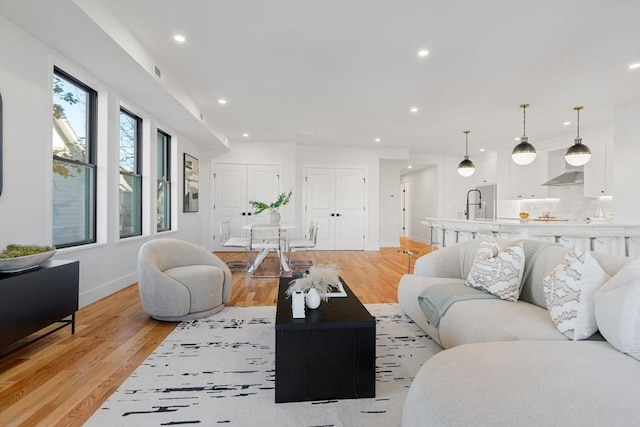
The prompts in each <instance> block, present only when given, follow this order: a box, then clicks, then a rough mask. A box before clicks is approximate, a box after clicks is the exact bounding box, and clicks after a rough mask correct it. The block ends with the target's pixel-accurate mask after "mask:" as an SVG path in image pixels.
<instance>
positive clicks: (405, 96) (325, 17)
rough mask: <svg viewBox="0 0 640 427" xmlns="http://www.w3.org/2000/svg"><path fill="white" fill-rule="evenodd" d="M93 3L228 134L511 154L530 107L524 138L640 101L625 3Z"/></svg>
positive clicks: (639, 26) (637, 41)
mask: <svg viewBox="0 0 640 427" xmlns="http://www.w3.org/2000/svg"><path fill="white" fill-rule="evenodd" d="M8 1H10V0H2V2H8ZM56 1H57V0H56ZM83 2H84V3H88V1H86V0H76V1H75V3H76V4H79V5H81V6H82V4H83ZM91 2H92V3H101V4H102V7H103V8H104V10H106V11H109V13H110V14H112V15H113V16H115V17H116V19H117V20H118V21H120V22H121V23H122V24H124V25H125V26H126V27H127V28H128V30H129V31H131V32H132V33H133V35H135V37H136V38H137V39H138V40H139V42H140V44H141V45H142V46H143V47H144V49H145V50H146V53H147V54H148V55H149V57H151V58H153V61H154V62H155V63H156V65H157V66H158V67H159V68H160V69H161V70H162V71H163V73H165V74H166V75H167V76H171V82H172V84H174V85H176V86H179V87H180V89H181V90H182V91H184V93H186V94H187V95H188V96H189V97H190V98H191V99H192V100H193V101H194V102H195V104H197V106H198V108H199V109H200V111H201V112H202V113H203V115H204V117H205V118H206V121H207V123H208V125H209V126H210V127H212V128H214V129H215V130H216V132H218V133H219V134H221V135H224V137H226V139H227V140H228V141H230V142H232V143H233V142H234V141H256V142H293V143H297V144H320V145H327V146H329V145H341V146H359V147H385V148H408V149H409V151H410V153H412V154H435V153H437V154H451V155H460V156H462V155H463V154H464V134H463V133H462V132H463V131H464V130H470V131H471V133H470V134H469V143H470V147H469V151H470V154H473V153H475V152H477V151H478V150H479V149H480V148H485V149H486V150H498V149H511V148H512V147H513V146H514V145H515V144H516V143H517V142H515V141H514V138H515V137H518V136H521V135H522V131H523V127H522V125H523V123H522V109H520V107H519V105H520V104H522V103H529V104H530V107H529V108H528V109H527V129H526V131H527V135H528V136H529V140H530V142H531V143H533V144H534V145H536V142H539V143H540V142H542V141H545V140H549V139H552V138H555V137H558V136H561V135H565V134H575V119H576V117H575V112H574V111H573V107H574V106H575V105H584V110H582V111H581V115H580V121H581V123H580V125H581V134H582V136H583V139H584V142H585V143H587V144H588V140H589V135H588V132H587V130H588V128H589V126H596V125H602V124H606V123H610V122H611V120H612V109H613V106H614V105H616V104H619V103H623V102H625V101H627V100H631V99H634V98H638V97H640V69H635V70H630V69H629V65H630V64H632V63H637V62H640V2H639V1H636V0H599V1H589V0H583V1H578V0H556V1H545V0H533V1H531V0H530V1H519V0H493V1H491V0H486V1H485V0H476V1H471V0H449V1H401V0H400V1H384V0H377V1H358V0H341V1H337V0H336V1H319V0H318V1H309V0H298V1H266V0H263V1H250V0H246V1H213V0H212V1H207V0H102V1H101V0H91ZM32 3H33V2H32ZM36 3H37V2H36ZM32 7H33V5H32ZM36 7H37V6H36ZM177 33H179V34H182V35H184V36H185V37H186V42H184V43H177V42H175V41H174V40H173V36H174V34H177ZM84 36H85V35H83V37H84ZM86 36H87V37H90V35H86ZM421 49H427V50H428V51H429V54H428V55H427V56H425V57H419V56H418V54H417V53H418V51H419V50H421ZM220 98H224V99H226V100H227V103H226V104H225V105H221V104H219V103H218V100H219V99H220ZM411 107H416V108H418V111H417V112H416V113H411V112H410V108H411ZM565 121H569V122H571V125H569V126H567V125H564V124H563V122H565ZM244 133H248V134H249V136H248V137H244V136H243V134H244ZM376 138H379V139H380V141H379V142H376V141H375V139H376ZM570 142H571V140H568V141H567V144H569V143H570Z"/></svg>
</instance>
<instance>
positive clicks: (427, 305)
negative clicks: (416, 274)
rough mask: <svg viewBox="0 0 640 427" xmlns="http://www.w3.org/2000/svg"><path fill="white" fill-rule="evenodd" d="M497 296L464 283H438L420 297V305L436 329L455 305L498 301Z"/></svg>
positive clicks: (428, 320)
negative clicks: (463, 302) (470, 301)
mask: <svg viewBox="0 0 640 427" xmlns="http://www.w3.org/2000/svg"><path fill="white" fill-rule="evenodd" d="M496 298H498V297H497V296H495V295H492V294H490V293H488V292H484V291H481V290H480V289H475V288H471V287H469V286H467V285H465V284H464V283H457V282H451V283H438V284H435V285H433V286H429V287H428V288H426V289H425V290H424V291H422V292H421V293H420V295H419V296H418V304H420V308H421V309H422V312H423V313H424V316H425V317H426V318H427V322H428V323H429V324H430V325H432V326H435V327H436V328H437V327H438V325H439V324H440V319H441V318H442V316H444V314H445V313H446V312H447V310H449V307H451V305H452V304H453V303H456V302H458V301H465V300H471V299H496Z"/></svg>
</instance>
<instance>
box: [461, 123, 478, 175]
mask: <svg viewBox="0 0 640 427" xmlns="http://www.w3.org/2000/svg"><path fill="white" fill-rule="evenodd" d="M470 132H471V131H468V130H465V131H464V134H465V137H464V139H465V148H464V160H463V161H461V162H460V164H458V173H459V174H460V175H462V176H464V177H467V176H471V175H473V173H474V172H475V171H476V167H475V165H474V164H473V162H472V161H471V160H469V133H470Z"/></svg>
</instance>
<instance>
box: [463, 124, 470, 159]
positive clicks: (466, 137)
mask: <svg viewBox="0 0 640 427" xmlns="http://www.w3.org/2000/svg"><path fill="white" fill-rule="evenodd" d="M464 156H465V157H469V131H468V130H465V131H464Z"/></svg>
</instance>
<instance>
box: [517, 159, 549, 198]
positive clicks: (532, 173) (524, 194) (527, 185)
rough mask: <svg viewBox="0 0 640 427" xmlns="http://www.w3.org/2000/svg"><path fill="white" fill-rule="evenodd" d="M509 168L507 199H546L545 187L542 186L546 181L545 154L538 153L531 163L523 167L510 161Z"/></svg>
mask: <svg viewBox="0 0 640 427" xmlns="http://www.w3.org/2000/svg"><path fill="white" fill-rule="evenodd" d="M509 168H510V170H509V193H508V194H509V197H508V198H509V199H511V200H523V199H544V198H545V197H547V187H545V186H543V185H542V184H543V183H544V182H546V181H547V156H546V153H538V155H537V157H536V159H535V160H534V161H533V163H531V164H528V165H524V166H523V165H518V164H516V163H515V162H513V161H511V162H510V165H509Z"/></svg>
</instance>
